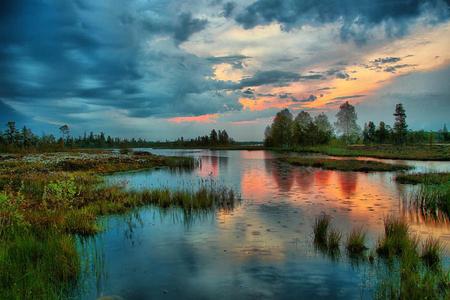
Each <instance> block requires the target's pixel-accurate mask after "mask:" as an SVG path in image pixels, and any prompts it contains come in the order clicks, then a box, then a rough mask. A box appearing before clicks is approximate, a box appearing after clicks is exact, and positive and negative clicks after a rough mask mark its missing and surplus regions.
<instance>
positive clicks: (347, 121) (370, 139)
mask: <svg viewBox="0 0 450 300" xmlns="http://www.w3.org/2000/svg"><path fill="white" fill-rule="evenodd" d="M393 117H394V123H393V125H392V126H390V125H387V124H386V123H385V122H383V121H382V122H380V123H379V124H378V125H375V123H374V122H372V121H369V122H367V123H365V124H364V127H363V128H362V129H361V128H360V127H359V126H358V124H357V119H358V116H357V113H356V109H355V107H354V106H353V105H351V104H350V103H348V102H345V103H343V104H342V105H341V106H340V108H339V111H338V112H337V114H336V119H337V121H336V122H335V123H334V126H333V125H332V124H331V123H330V121H329V120H328V117H327V116H326V115H325V114H324V113H321V114H319V115H316V116H315V117H312V116H311V115H310V114H309V113H308V112H306V111H301V112H299V113H298V115H297V116H296V117H295V118H294V116H293V115H292V113H291V112H290V111H289V110H288V109H283V110H281V111H280V112H278V113H277V114H276V116H275V117H274V119H273V122H272V124H271V125H270V126H267V128H266V130H265V132H264V145H265V146H267V147H279V148H289V147H297V146H314V145H326V144H330V143H335V142H338V143H343V144H355V143H364V144H396V145H405V144H433V143H449V142H450V134H449V133H448V130H447V127H446V125H445V124H444V125H443V128H442V129H440V130H439V131H437V132H433V131H424V130H419V131H413V130H409V129H408V124H407V122H406V111H405V108H404V107H403V105H402V104H397V105H396V107H395V110H394V113H393ZM59 131H60V135H59V136H58V137H56V136H54V135H52V134H43V135H41V136H38V135H36V134H34V133H33V132H32V130H31V129H30V128H28V127H26V126H24V127H22V128H21V129H17V128H16V123H15V122H13V121H10V122H8V123H7V124H6V129H5V130H3V131H2V130H0V152H20V151H33V150H36V151H59V150H63V149H67V148H139V147H220V146H230V145H233V144H236V142H235V141H234V140H233V139H232V138H231V137H230V136H229V135H228V133H227V131H226V130H216V129H213V130H211V132H210V133H209V135H204V136H198V137H196V138H191V139H185V138H183V137H181V138H178V139H177V140H175V141H162V142H161V141H147V140H145V139H141V138H138V139H136V138H131V139H127V138H118V137H111V136H109V135H108V136H106V135H105V134H104V133H103V132H100V133H98V134H95V133H93V132H90V133H89V134H87V133H85V134H84V135H83V136H78V137H74V136H72V135H71V133H70V128H69V126H68V125H63V126H61V127H59Z"/></svg>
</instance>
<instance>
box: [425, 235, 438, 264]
mask: <svg viewBox="0 0 450 300" xmlns="http://www.w3.org/2000/svg"><path fill="white" fill-rule="evenodd" d="M441 251H442V245H441V243H440V241H439V240H438V239H435V238H433V237H428V238H427V239H426V240H425V241H424V242H423V244H422V253H421V258H422V259H423V261H424V262H425V264H426V265H427V266H430V267H433V266H437V265H438V264H439V262H440V261H441V258H440V255H441Z"/></svg>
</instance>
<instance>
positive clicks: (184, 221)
mask: <svg viewBox="0 0 450 300" xmlns="http://www.w3.org/2000/svg"><path fill="white" fill-rule="evenodd" d="M140 150H142V149H140ZM147 150H148V151H150V152H152V153H155V154H160V155H177V156H180V155H182V156H193V157H195V158H197V159H198V161H199V166H198V167H197V168H195V169H194V170H191V171H189V170H169V169H167V168H161V169H156V170H147V171H139V172H127V173H118V174H114V175H111V176H108V177H107V182H108V183H111V184H121V185H123V186H124V187H125V188H127V189H137V190H139V189H147V188H161V187H164V188H170V189H187V190H191V189H196V188H198V187H199V186H201V185H208V184H215V185H224V186H227V187H232V188H233V189H234V190H235V191H237V192H239V193H240V195H241V198H242V201H241V203H240V204H239V205H237V207H236V208H235V209H234V210H232V211H229V210H226V211H225V210H224V211H221V210H218V211H212V212H203V213H199V214H198V215H189V216H187V215H186V214H184V213H183V212H182V211H181V210H178V209H166V210H161V209H159V208H155V207H146V208H141V209H138V210H136V211H134V212H133V213H131V214H127V215H125V216H112V217H105V218H103V219H102V221H101V222H102V224H103V226H104V228H105V230H104V231H103V232H102V233H100V234H99V235H97V236H95V237H93V238H89V239H86V240H82V242H80V251H82V256H83V257H84V259H87V258H89V262H88V263H87V265H86V268H87V270H86V274H85V275H84V278H83V280H82V287H80V290H79V295H77V297H80V298H82V299H95V298H99V297H107V296H108V297H113V299H114V297H116V298H117V299H233V298H234V299H273V298H276V299H304V298H308V297H314V298H316V299H370V298H371V297H372V292H373V289H374V284H375V282H374V275H373V270H372V269H373V268H371V267H370V265H368V264H365V263H361V264H355V263H352V261H349V259H348V258H347V257H346V255H345V252H344V251H341V252H342V253H341V256H340V257H329V256H328V255H326V254H324V253H321V252H320V251H317V250H316V249H315V247H314V245H313V236H312V224H313V222H314V219H315V217H316V216H318V215H320V214H321V213H327V214H329V215H331V216H332V222H333V224H334V226H335V227H337V228H338V229H340V230H341V231H342V232H343V233H344V239H345V234H347V233H348V232H349V231H350V230H351V228H354V227H356V226H364V228H365V229H366V230H367V233H368V237H369V245H370V246H371V247H372V246H374V245H375V243H376V240H377V238H378V237H379V236H380V235H381V233H382V230H383V217H384V216H386V215H388V214H395V215H402V216H404V217H406V218H407V220H408V221H409V223H410V226H411V231H412V232H413V233H415V234H417V235H419V236H420V237H422V238H424V237H427V236H428V235H433V236H435V237H439V238H440V239H441V241H442V242H443V243H444V245H445V257H444V264H445V265H446V266H447V267H448V266H449V265H450V258H449V242H450V225H449V224H442V223H436V222H432V221H425V220H424V219H423V218H421V217H420V216H418V215H417V214H414V213H413V212H411V211H410V210H409V209H408V207H407V205H406V199H408V195H409V194H410V193H411V191H412V190H413V189H414V187H413V186H410V185H401V184H397V183H396V182H395V180H394V177H395V173H390V172H387V173H386V172H385V173H355V172H339V171H327V170H321V169H313V168H304V167H293V166H290V165H287V164H286V163H283V162H281V161H279V160H278V159H277V158H278V157H279V156H283V155H286V154H277V153H274V152H269V151H210V150H164V149H147ZM291 155H294V154H291ZM387 161H388V162H389V160H387ZM404 163H406V164H409V165H412V166H414V167H415V171H427V170H436V171H437V170H440V171H450V162H419V161H404Z"/></svg>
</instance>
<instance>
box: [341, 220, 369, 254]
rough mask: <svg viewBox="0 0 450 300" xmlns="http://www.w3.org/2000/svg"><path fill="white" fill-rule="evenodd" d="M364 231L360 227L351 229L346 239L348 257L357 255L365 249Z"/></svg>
mask: <svg viewBox="0 0 450 300" xmlns="http://www.w3.org/2000/svg"><path fill="white" fill-rule="evenodd" d="M365 244H366V231H365V230H364V228H362V227H357V228H353V229H352V231H351V232H350V234H349V235H348V237H347V241H346V249H347V251H348V253H349V254H350V255H359V254H361V253H362V252H363V251H364V250H366V249H367V247H366V245H365Z"/></svg>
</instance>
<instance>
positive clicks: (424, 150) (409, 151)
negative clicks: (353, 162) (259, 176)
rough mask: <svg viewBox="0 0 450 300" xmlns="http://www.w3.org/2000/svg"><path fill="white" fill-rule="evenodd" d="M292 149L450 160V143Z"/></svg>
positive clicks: (303, 151) (327, 153)
mask: <svg viewBox="0 0 450 300" xmlns="http://www.w3.org/2000/svg"><path fill="white" fill-rule="evenodd" d="M289 150H290V151H294V152H300V153H322V154H326V155H332V156H347V157H358V156H365V157H374V158H386V159H408V160H443V161H449V160H450V145H448V144H447V145H431V146H430V145H407V146H396V145H348V146H345V145H322V146H311V147H295V148H292V149H289Z"/></svg>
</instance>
